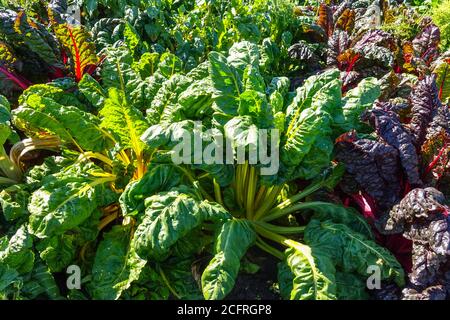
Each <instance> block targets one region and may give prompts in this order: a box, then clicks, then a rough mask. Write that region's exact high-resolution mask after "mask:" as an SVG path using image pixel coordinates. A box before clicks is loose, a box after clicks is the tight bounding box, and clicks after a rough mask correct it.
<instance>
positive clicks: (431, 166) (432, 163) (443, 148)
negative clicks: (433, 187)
mask: <svg viewBox="0 0 450 320" xmlns="http://www.w3.org/2000/svg"><path fill="white" fill-rule="evenodd" d="M445 149H447V143H444V146H443V147H442V148H441V150H439V153H438V155H437V156H436V157H435V158H434V159H433V161H431V163H430V164H429V165H428V167H427V169H426V170H425V174H428V173H430V171H431V170H432V169H433V168H434V167H435V166H436V164H437V163H438V161H439V159H440V158H441V157H442V155H443V154H444V151H445Z"/></svg>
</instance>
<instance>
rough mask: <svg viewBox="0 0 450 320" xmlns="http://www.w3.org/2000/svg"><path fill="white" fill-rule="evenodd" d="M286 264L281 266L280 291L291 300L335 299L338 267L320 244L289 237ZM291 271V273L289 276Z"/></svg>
mask: <svg viewBox="0 0 450 320" xmlns="http://www.w3.org/2000/svg"><path fill="white" fill-rule="evenodd" d="M288 241H289V247H290V248H289V249H286V251H285V256H286V262H285V263H286V264H287V266H288V267H289V269H290V270H288V269H287V268H286V267H284V266H283V265H281V269H279V273H278V275H279V283H280V287H281V288H280V292H281V293H282V295H283V296H284V297H285V298H287V297H288V293H290V294H289V299H291V300H335V299H336V284H335V273H336V270H335V267H334V264H333V262H332V260H331V259H330V257H329V255H328V254H327V253H326V252H324V251H322V250H320V249H319V248H316V247H310V246H307V245H304V244H302V243H299V242H296V241H293V240H288ZM289 271H290V272H291V274H290V275H289Z"/></svg>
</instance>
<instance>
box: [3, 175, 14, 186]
mask: <svg viewBox="0 0 450 320" xmlns="http://www.w3.org/2000/svg"><path fill="white" fill-rule="evenodd" d="M17 182H18V181H15V180H12V179H9V178H6V177H0V186H1V185H10V184H12V185H15V184H17Z"/></svg>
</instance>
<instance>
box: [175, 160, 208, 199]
mask: <svg viewBox="0 0 450 320" xmlns="http://www.w3.org/2000/svg"><path fill="white" fill-rule="evenodd" d="M177 168H178V169H180V170H181V171H182V172H183V174H184V175H185V176H186V177H187V178H188V179H189V181H190V182H191V183H192V185H193V186H194V187H196V188H197V189H198V190H199V191H200V193H201V194H202V195H203V197H205V199H206V200H208V201H211V202H214V199H213V198H212V197H211V196H210V195H209V194H208V192H206V190H205V189H203V187H202V186H201V185H200V184H199V183H198V181H197V180H195V178H194V176H193V175H192V174H191V173H190V172H189V169H187V168H183V167H182V166H177Z"/></svg>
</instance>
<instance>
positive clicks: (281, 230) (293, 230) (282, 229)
mask: <svg viewBox="0 0 450 320" xmlns="http://www.w3.org/2000/svg"><path fill="white" fill-rule="evenodd" d="M252 223H254V224H256V225H258V226H260V227H261V228H265V229H267V230H269V231H271V232H274V233H278V234H299V233H303V232H305V228H306V227H305V226H296V227H286V226H277V225H274V224H271V223H267V222H262V221H252Z"/></svg>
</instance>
